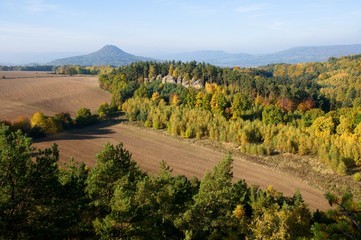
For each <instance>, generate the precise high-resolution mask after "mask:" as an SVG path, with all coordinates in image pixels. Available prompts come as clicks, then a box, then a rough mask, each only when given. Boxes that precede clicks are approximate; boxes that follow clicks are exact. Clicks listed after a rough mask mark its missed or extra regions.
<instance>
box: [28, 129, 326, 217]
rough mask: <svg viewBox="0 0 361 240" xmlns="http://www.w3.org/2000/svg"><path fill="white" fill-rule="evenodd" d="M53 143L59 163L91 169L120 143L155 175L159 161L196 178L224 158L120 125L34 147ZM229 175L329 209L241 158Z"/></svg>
mask: <svg viewBox="0 0 361 240" xmlns="http://www.w3.org/2000/svg"><path fill="white" fill-rule="evenodd" d="M54 142H55V143H57V144H58V145H59V149H60V158H61V161H63V162H64V161H67V160H68V159H69V158H70V157H74V158H75V159H76V160H77V161H81V162H84V163H86V164H87V165H89V166H93V165H94V162H95V154H96V153H97V152H99V150H101V149H102V147H103V146H104V144H105V143H106V142H110V143H112V144H118V143H119V142H123V144H124V147H125V148H126V149H128V150H129V151H130V152H132V153H133V158H134V160H136V161H137V163H138V164H139V165H140V166H141V168H142V169H143V170H145V171H148V172H150V173H155V172H157V171H158V169H159V163H160V161H161V160H165V161H166V162H167V164H168V165H169V166H171V167H172V168H173V172H174V173H175V174H184V175H186V176H188V177H191V176H196V177H199V178H202V177H203V176H204V174H205V172H206V171H208V170H211V169H212V167H213V166H214V165H215V164H216V163H217V162H218V161H219V160H221V159H222V158H224V157H225V156H224V154H223V153H219V152H216V151H213V150H210V149H207V148H202V147H199V146H195V145H192V144H188V143H185V142H183V141H180V140H178V139H176V138H173V137H171V136H166V135H163V134H158V133H156V132H153V131H148V130H146V129H139V128H137V127H134V126H130V125H127V124H122V123H113V124H111V123H109V122H108V123H102V124H100V125H97V126H94V127H91V128H84V129H79V130H74V131H70V132H66V133H61V134H58V135H54V136H52V137H49V138H47V139H44V140H43V141H42V142H38V143H36V144H35V146H36V147H39V148H44V147H49V146H50V145H51V144H52V143H54ZM233 172H234V176H235V178H236V179H239V178H243V179H245V180H246V181H247V182H248V183H249V184H254V185H258V186H261V187H267V186H269V185H272V186H273V187H274V188H275V189H277V190H278V191H281V192H283V193H284V194H285V195H293V194H294V193H295V191H296V190H300V192H301V193H302V195H303V197H304V199H305V201H306V203H308V204H309V207H310V208H311V209H317V208H318V209H323V210H324V209H327V208H328V206H329V205H328V203H327V201H326V200H325V198H324V196H323V193H322V192H321V191H319V190H317V189H316V188H313V187H311V186H309V185H307V184H305V183H303V182H301V181H300V180H298V179H295V178H293V177H291V176H288V175H285V174H282V173H278V172H275V171H273V170H271V169H268V168H265V167H263V166H260V165H257V164H254V163H251V162H248V161H244V160H242V159H241V158H234V169H233Z"/></svg>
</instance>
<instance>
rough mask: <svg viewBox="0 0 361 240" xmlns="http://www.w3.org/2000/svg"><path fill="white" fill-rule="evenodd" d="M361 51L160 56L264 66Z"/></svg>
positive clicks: (342, 48) (342, 47)
mask: <svg viewBox="0 0 361 240" xmlns="http://www.w3.org/2000/svg"><path fill="white" fill-rule="evenodd" d="M360 53H361V44H354V45H336V46H315V47H296V48H291V49H288V50H285V51H280V52H276V53H270V54H247V53H227V52H223V51H196V52H184V53H177V54H170V55H164V56H158V58H159V59H162V60H177V61H178V60H179V61H193V60H195V61H197V62H207V63H211V64H213V65H218V66H241V67H252V66H263V65H267V64H272V63H302V62H322V61H327V60H328V59H329V58H330V57H341V56H347V55H353V54H360Z"/></svg>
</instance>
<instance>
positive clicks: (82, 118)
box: [75, 107, 96, 127]
mask: <svg viewBox="0 0 361 240" xmlns="http://www.w3.org/2000/svg"><path fill="white" fill-rule="evenodd" d="M75 122H76V125H77V126H78V127H84V126H88V125H91V124H94V123H95V122H96V117H95V116H94V115H93V114H92V113H91V111H90V109H88V108H85V107H83V108H80V109H79V110H78V111H77V112H76V116H75Z"/></svg>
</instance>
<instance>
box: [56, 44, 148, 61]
mask: <svg viewBox="0 0 361 240" xmlns="http://www.w3.org/2000/svg"><path fill="white" fill-rule="evenodd" d="M147 60H152V59H151V58H146V57H138V56H134V55H132V54H129V53H126V52H124V51H123V50H121V49H119V48H118V47H116V46H113V45H106V46H104V47H103V48H101V49H100V50H98V51H96V52H93V53H90V54H87V55H82V56H75V57H69V58H62V59H57V60H54V61H52V62H50V63H49V64H50V65H81V66H100V65H112V66H121V65H128V64H130V63H133V62H140V61H147Z"/></svg>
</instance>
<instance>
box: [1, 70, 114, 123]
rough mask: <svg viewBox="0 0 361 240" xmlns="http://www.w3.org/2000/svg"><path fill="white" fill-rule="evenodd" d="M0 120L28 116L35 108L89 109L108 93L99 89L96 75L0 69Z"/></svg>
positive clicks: (48, 112) (48, 111) (44, 110)
mask: <svg viewBox="0 0 361 240" xmlns="http://www.w3.org/2000/svg"><path fill="white" fill-rule="evenodd" d="M0 76H1V77H2V76H4V77H5V79H2V78H1V79H0V106H1V111H0V120H11V121H12V120H15V119H16V118H17V117H18V116H26V117H29V118H30V117H31V116H32V115H33V114H34V113H35V112H38V111H40V112H42V113H44V114H46V115H54V114H56V113H60V112H69V113H70V114H71V115H72V116H74V115H75V112H76V111H77V110H78V109H79V108H80V107H87V108H90V109H91V110H92V111H95V110H97V108H98V107H99V106H100V105H101V104H102V103H104V102H109V101H110V99H111V96H110V94H109V93H107V92H105V91H103V90H101V89H99V87H98V80H97V77H96V76H73V77H69V76H56V75H51V74H49V73H44V72H39V73H37V72H16V71H15V72H11V71H10V72H0Z"/></svg>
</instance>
